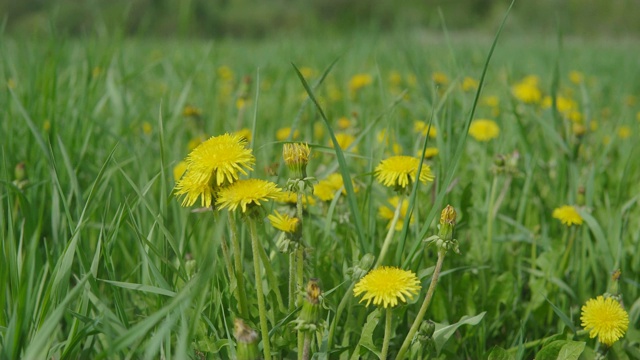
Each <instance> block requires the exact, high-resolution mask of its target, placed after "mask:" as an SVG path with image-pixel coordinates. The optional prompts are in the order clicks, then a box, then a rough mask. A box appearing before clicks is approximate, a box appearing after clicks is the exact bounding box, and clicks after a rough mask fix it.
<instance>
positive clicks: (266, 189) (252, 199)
mask: <svg viewBox="0 0 640 360" xmlns="http://www.w3.org/2000/svg"><path fill="white" fill-rule="evenodd" d="M280 193H281V190H280V188H278V186H277V185H276V184H274V183H272V182H271V181H266V180H261V179H248V180H238V181H236V182H234V183H233V184H231V185H229V186H226V187H223V188H222V189H220V191H219V192H218V199H217V201H216V205H217V206H218V207H219V208H220V209H225V208H228V209H229V211H235V210H236V209H237V208H238V207H240V208H241V209H242V212H243V213H246V212H247V208H248V207H250V206H261V205H262V202H265V201H268V200H270V199H275V198H276V197H278V195H280Z"/></svg>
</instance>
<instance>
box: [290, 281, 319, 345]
mask: <svg viewBox="0 0 640 360" xmlns="http://www.w3.org/2000/svg"><path fill="white" fill-rule="evenodd" d="M321 295H322V290H321V289H320V286H319V285H318V280H317V279H309V282H308V283H307V288H306V296H305V298H304V300H305V301H304V302H303V303H302V310H301V311H300V314H299V316H298V319H296V320H295V323H296V330H301V331H310V332H313V331H316V330H318V325H320V322H321V317H320V311H321V310H322V306H321V305H320V296H321Z"/></svg>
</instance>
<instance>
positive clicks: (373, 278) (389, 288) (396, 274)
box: [353, 266, 421, 308]
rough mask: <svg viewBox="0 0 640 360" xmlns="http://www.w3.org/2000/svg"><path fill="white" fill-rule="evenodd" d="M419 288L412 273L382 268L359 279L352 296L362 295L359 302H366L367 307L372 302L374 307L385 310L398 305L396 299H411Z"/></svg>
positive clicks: (416, 278)
mask: <svg viewBox="0 0 640 360" xmlns="http://www.w3.org/2000/svg"><path fill="white" fill-rule="evenodd" d="M420 287H421V286H420V281H419V280H418V277H417V276H416V274H415V273H413V272H412V271H407V270H402V269H399V268H396V267H391V266H382V267H379V268H376V269H374V270H371V271H370V272H369V273H368V274H367V275H365V276H364V277H363V278H362V279H360V281H358V283H357V284H356V286H355V287H354V288H353V294H354V296H359V295H360V294H362V293H364V296H363V297H362V299H361V300H360V302H363V301H365V300H367V306H369V304H370V303H371V301H372V300H373V304H374V305H382V306H383V307H385V308H387V307H389V306H391V307H393V306H396V305H398V299H400V300H401V301H403V302H406V301H407V298H413V296H414V295H415V294H417V293H418V292H419V291H420Z"/></svg>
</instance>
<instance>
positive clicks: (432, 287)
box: [396, 250, 446, 360]
mask: <svg viewBox="0 0 640 360" xmlns="http://www.w3.org/2000/svg"><path fill="white" fill-rule="evenodd" d="M445 254H446V251H444V250H438V262H437V263H436V268H435V269H434V270H433V275H432V276H431V284H430V285H429V290H427V296H426V297H425V298H424V302H423V303H422V307H420V311H418V316H416V318H415V320H413V324H411V329H409V333H408V334H407V337H406V338H405V339H404V342H403V343H402V347H400V351H399V352H398V356H397V357H396V360H401V359H404V356H405V353H406V352H407V350H409V346H410V345H411V341H412V340H413V337H414V336H415V335H416V331H418V328H419V327H420V323H421V322H422V319H423V318H424V315H425V314H426V313H427V309H428V308H429V303H430V302H431V298H432V297H433V293H434V292H435V290H436V285H437V284H438V278H439V277H440V269H442V263H443V262H444V256H445Z"/></svg>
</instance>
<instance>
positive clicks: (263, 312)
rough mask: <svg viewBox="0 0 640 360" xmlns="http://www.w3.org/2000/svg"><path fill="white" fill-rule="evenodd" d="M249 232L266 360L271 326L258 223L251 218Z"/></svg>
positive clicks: (268, 354)
mask: <svg viewBox="0 0 640 360" xmlns="http://www.w3.org/2000/svg"><path fill="white" fill-rule="evenodd" d="M249 230H250V232H251V248H252V250H253V270H254V272H255V276H256V296H257V297H258V313H259V314H260V332H261V335H262V349H263V352H264V358H265V360H270V359H271V346H270V345H269V326H268V324H267V309H266V306H265V304H264V293H263V292H262V269H261V267H260V252H259V251H258V231H257V229H256V222H255V220H254V219H252V218H249Z"/></svg>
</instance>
